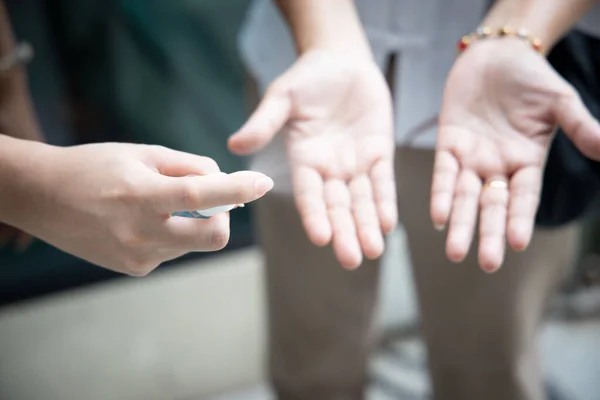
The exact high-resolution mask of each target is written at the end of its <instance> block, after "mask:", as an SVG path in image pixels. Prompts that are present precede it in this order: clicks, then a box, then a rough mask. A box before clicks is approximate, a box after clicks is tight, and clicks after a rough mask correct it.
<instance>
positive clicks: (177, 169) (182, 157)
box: [149, 146, 221, 177]
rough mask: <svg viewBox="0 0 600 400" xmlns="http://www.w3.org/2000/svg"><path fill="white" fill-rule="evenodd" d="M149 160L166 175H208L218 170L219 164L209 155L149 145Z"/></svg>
mask: <svg viewBox="0 0 600 400" xmlns="http://www.w3.org/2000/svg"><path fill="white" fill-rule="evenodd" d="M149 149H150V150H149V156H150V162H151V163H152V164H153V166H154V167H156V169H157V171H158V172H159V173H160V174H162V175H166V176H173V177H180V176H186V175H208V174H214V173H217V172H220V171H221V170H220V169H219V165H218V164H217V163H216V161H215V160H213V159H212V158H209V157H203V156H198V155H196V154H190V153H185V152H182V151H177V150H172V149H169V148H167V147H162V146H149Z"/></svg>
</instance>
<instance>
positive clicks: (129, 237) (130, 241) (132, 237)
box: [113, 226, 146, 249]
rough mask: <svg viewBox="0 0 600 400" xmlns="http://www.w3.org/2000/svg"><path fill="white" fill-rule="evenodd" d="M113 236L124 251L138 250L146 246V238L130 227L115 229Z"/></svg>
mask: <svg viewBox="0 0 600 400" xmlns="http://www.w3.org/2000/svg"><path fill="white" fill-rule="evenodd" d="M113 236H114V237H115V238H116V239H117V241H118V243H119V245H120V246H121V248H123V249H137V248H140V247H142V246H144V245H145V244H146V239H145V238H144V236H143V235H141V234H139V233H137V232H136V231H135V230H133V229H131V228H130V227H128V226H125V227H117V228H115V229H114V232H113Z"/></svg>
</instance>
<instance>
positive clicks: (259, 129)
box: [229, 50, 397, 268]
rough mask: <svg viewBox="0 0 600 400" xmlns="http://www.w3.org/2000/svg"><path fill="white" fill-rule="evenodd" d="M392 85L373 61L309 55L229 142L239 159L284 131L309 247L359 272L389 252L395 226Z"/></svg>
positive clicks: (269, 93) (277, 84) (317, 52)
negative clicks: (328, 250)
mask: <svg viewBox="0 0 600 400" xmlns="http://www.w3.org/2000/svg"><path fill="white" fill-rule="evenodd" d="M391 110H392V109H391V99H390V94H389V90H388V87H387V84H386V82H385V80H384V78H383V76H382V74H381V72H380V71H379V69H378V67H377V66H376V65H375V64H374V63H373V62H372V61H371V60H369V61H363V60H357V59H348V58H344V57H342V56H339V55H336V54H335V53H333V52H330V51H325V50H313V51H308V52H307V53H305V54H304V55H303V56H302V57H301V58H300V59H299V60H298V61H297V62H296V64H295V65H294V66H292V67H291V68H290V69H289V70H288V71H287V72H286V73H285V74H284V75H282V76H281V77H279V78H278V79H277V80H276V81H275V82H274V83H273V84H272V85H271V86H270V88H269V89H268V91H267V93H266V95H265V97H264V99H263V100H262V102H261V103H260V105H259V107H258V109H257V110H256V111H255V112H254V114H253V115H252V116H251V118H250V119H249V120H248V122H247V123H246V124H245V125H244V126H243V127H242V128H241V129H240V131H239V132H237V133H236V134H235V135H234V136H232V137H231V139H230V141H229V146H230V149H231V150H232V151H234V152H236V153H238V154H249V153H253V152H255V151H257V150H259V149H261V148H262V147H264V146H265V145H266V144H267V143H269V142H270V140H271V139H272V138H273V137H274V136H275V135H276V134H277V133H278V132H279V131H280V130H282V129H283V128H285V135H286V143H287V153H288V157H289V162H290V165H291V170H292V179H293V187H294V196H295V200H296V205H297V207H298V211H299V212H300V216H301V218H302V221H303V224H304V226H305V228H306V231H307V233H308V236H309V238H310V240H311V241H312V242H313V243H315V244H316V245H319V246H324V245H327V244H328V243H329V242H330V241H333V248H334V251H335V253H336V255H337V258H338V260H339V261H340V263H341V264H342V265H343V266H344V267H346V268H355V267H358V266H359V265H360V263H361V262H362V254H363V253H364V255H365V256H367V257H368V258H377V257H379V256H380V255H381V254H382V252H383V249H384V240H383V236H382V232H383V233H388V232H390V231H392V230H393V229H394V227H395V224H396V219H397V216H396V214H397V211H396V199H395V197H396V195H395V186H394V176H393V175H394V174H393V152H394V138H393V132H392V111H391Z"/></svg>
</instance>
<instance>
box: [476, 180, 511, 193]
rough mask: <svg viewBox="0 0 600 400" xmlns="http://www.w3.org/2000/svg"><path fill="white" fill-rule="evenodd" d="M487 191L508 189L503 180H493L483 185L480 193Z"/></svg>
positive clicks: (506, 183)
mask: <svg viewBox="0 0 600 400" xmlns="http://www.w3.org/2000/svg"><path fill="white" fill-rule="evenodd" d="M487 189H503V190H506V189H508V182H507V181H506V180H504V179H494V180H491V181H488V182H486V183H485V185H483V188H482V191H485V190H487Z"/></svg>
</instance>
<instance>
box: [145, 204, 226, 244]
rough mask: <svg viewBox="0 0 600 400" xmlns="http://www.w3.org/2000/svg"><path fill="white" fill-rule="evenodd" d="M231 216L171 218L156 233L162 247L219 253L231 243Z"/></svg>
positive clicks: (155, 235)
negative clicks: (218, 251)
mask: <svg viewBox="0 0 600 400" xmlns="http://www.w3.org/2000/svg"><path fill="white" fill-rule="evenodd" d="M229 235H230V232H229V214H228V213H223V214H219V215H215V216H214V217H212V218H210V219H196V218H184V217H170V218H167V219H166V220H164V222H163V223H162V224H161V225H160V226H159V227H158V229H157V230H156V231H155V232H154V235H153V236H154V238H155V239H156V240H157V241H158V242H159V243H160V244H161V246H162V247H164V248H168V249H176V250H181V251H185V252H190V251H217V250H221V249H222V248H224V247H225V246H226V245H227V243H228V242H229Z"/></svg>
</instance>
